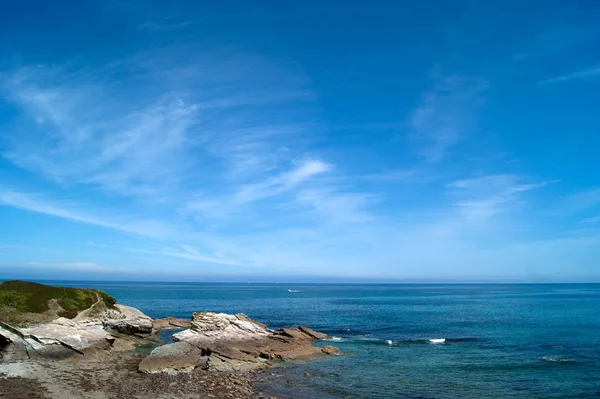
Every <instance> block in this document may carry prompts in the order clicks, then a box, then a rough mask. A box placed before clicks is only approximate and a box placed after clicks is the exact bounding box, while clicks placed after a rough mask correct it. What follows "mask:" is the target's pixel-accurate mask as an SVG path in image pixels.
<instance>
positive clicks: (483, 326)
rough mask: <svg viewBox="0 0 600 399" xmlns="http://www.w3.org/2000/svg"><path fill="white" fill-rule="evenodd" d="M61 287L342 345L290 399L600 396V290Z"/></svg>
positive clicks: (302, 374) (300, 381)
mask: <svg viewBox="0 0 600 399" xmlns="http://www.w3.org/2000/svg"><path fill="white" fill-rule="evenodd" d="M53 283H60V284H62V285H66V284H68V285H72V286H86V287H93V288H100V289H104V290H105V291H107V292H108V293H109V294H111V295H113V296H115V297H116V298H117V300H118V302H119V303H123V304H127V305H130V306H134V307H137V308H139V309H141V310H142V311H144V312H145V313H147V314H148V315H150V316H152V317H165V316H175V317H182V318H188V317H189V316H190V315H191V313H192V312H194V311H216V312H227V313H238V312H243V313H246V314H248V315H249V316H250V317H252V318H255V319H257V320H259V321H261V322H264V323H266V324H268V325H269V326H270V327H272V328H278V327H289V326H295V325H298V324H303V325H307V326H310V327H312V328H314V329H316V330H319V331H323V332H327V333H329V334H330V335H332V336H334V337H336V338H335V341H334V342H323V344H332V345H336V346H338V347H340V349H342V350H343V351H344V352H345V353H346V354H345V355H344V356H340V357H327V358H323V359H321V360H318V361H315V362H310V363H299V364H295V365H293V366H290V367H286V369H285V372H284V375H283V376H281V377H274V378H272V382H271V387H272V389H273V393H274V394H277V395H278V396H279V397H281V398H285V397H292V398H347V397H351V398H422V399H426V398H427V399H429V398H457V397H461V398H506V397H528V398H529V397H532V398H533V397H535V398H596V397H600V285H599V284H580V285H571V284H548V285H302V284H174V283H164V284H163V283H134V284H132V283H112V282H111V283H98V282H93V283H92V282H69V283H65V282H53ZM288 290H292V291H299V292H288ZM442 338H443V339H445V341H444V342H440V341H437V342H436V341H433V342H432V341H430V340H436V339H437V340H441V339H442ZM387 341H391V344H390V343H388V342H387Z"/></svg>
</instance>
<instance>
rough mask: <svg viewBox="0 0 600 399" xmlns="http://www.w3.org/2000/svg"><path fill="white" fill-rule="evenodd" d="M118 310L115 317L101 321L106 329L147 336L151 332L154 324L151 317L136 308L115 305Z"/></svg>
mask: <svg viewBox="0 0 600 399" xmlns="http://www.w3.org/2000/svg"><path fill="white" fill-rule="evenodd" d="M116 307H117V309H119V311H120V315H119V316H118V317H117V318H107V319H105V320H104V322H103V327H104V329H105V330H106V331H109V332H111V333H113V334H114V333H116V334H124V335H136V336H141V337H143V336H147V335H150V334H152V332H153V330H154V324H153V322H152V319H151V318H150V317H148V316H146V315H145V314H144V313H142V312H141V311H139V310H137V309H136V308H132V307H130V306H124V305H116Z"/></svg>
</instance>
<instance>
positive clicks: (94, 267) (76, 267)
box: [27, 262, 139, 274]
mask: <svg viewBox="0 0 600 399" xmlns="http://www.w3.org/2000/svg"><path fill="white" fill-rule="evenodd" d="M27 265H28V266H31V267H34V268H49V269H51V270H56V269H58V270H61V271H70V272H100V273H127V274H133V273H135V274H137V273H139V271H137V270H134V269H129V268H124V267H112V266H104V265H99V264H97V263H95V262H29V263H28V264H27Z"/></svg>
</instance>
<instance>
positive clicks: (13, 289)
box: [0, 280, 116, 319]
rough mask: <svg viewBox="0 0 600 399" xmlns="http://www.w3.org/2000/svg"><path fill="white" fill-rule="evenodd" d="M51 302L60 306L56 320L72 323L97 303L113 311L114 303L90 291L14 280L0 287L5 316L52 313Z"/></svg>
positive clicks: (104, 296) (98, 293)
mask: <svg viewBox="0 0 600 399" xmlns="http://www.w3.org/2000/svg"><path fill="white" fill-rule="evenodd" d="M52 302H55V303H56V304H58V306H60V309H57V314H58V316H61V317H66V318H70V319H72V318H74V317H75V316H77V313H79V312H81V311H82V310H85V309H89V308H90V307H91V306H92V305H94V304H95V303H97V302H98V303H99V304H102V305H104V306H106V307H108V308H114V305H115V303H116V300H115V298H113V297H111V296H110V295H108V294H107V293H105V292H104V291H100V290H94V289H81V288H67V287H53V286H49V285H44V284H37V283H31V282H26V281H17V280H15V281H5V282H3V283H0V308H4V310H5V312H7V313H8V312H10V313H14V312H19V313H45V312H48V311H50V310H52V309H51V303H52Z"/></svg>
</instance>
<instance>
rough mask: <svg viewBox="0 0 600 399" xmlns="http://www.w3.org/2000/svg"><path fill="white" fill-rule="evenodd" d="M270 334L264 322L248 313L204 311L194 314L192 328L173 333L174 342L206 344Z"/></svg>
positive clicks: (263, 336)
mask: <svg viewBox="0 0 600 399" xmlns="http://www.w3.org/2000/svg"><path fill="white" fill-rule="evenodd" d="M268 335H269V330H268V329H267V328H266V326H265V325H264V324H261V323H258V322H255V321H254V320H251V319H250V318H248V316H246V315H230V314H225V313H212V312H202V313H194V314H193V315H192V322H191V328H190V329H188V330H185V331H181V332H179V333H177V334H174V335H173V341H174V342H181V341H185V342H190V343H193V344H194V345H206V344H210V343H214V342H219V341H244V340H251V339H261V338H265V337H267V336H268Z"/></svg>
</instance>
